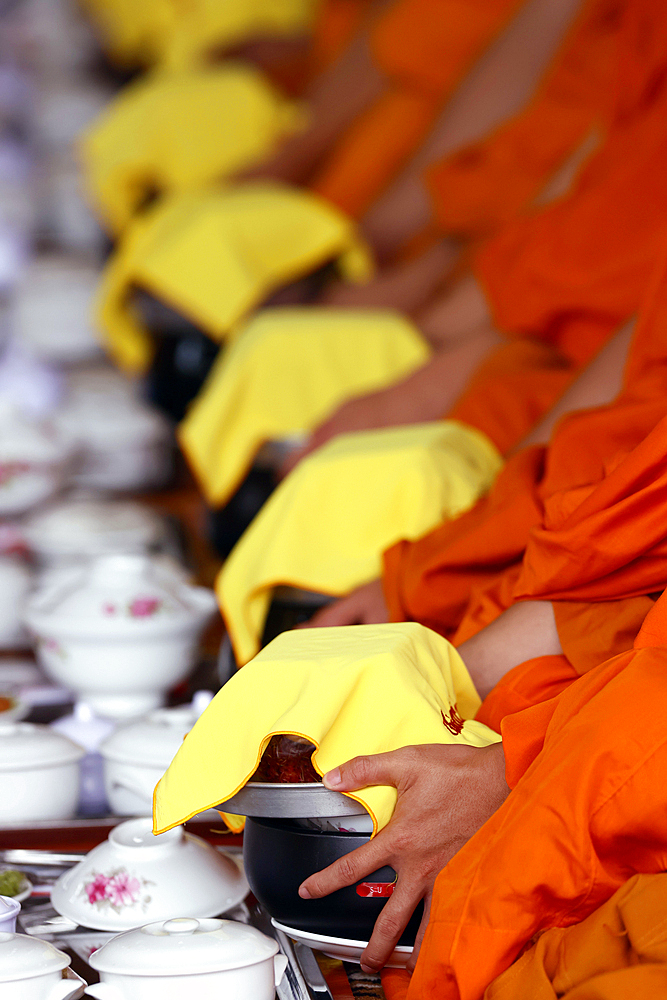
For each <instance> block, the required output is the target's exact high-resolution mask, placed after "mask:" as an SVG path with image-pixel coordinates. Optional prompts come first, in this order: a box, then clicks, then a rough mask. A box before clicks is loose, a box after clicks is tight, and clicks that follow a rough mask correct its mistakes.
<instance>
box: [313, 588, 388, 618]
mask: <svg viewBox="0 0 667 1000" xmlns="http://www.w3.org/2000/svg"><path fill="white" fill-rule="evenodd" d="M388 621H389V611H388V610H387V604H386V602H385V599H384V593H383V590H382V580H373V581H371V583H365V584H364V585H363V587H357V589H356V590H353V591H352V592H351V593H349V594H348V595H347V597H341V599H340V600H339V601H334V602H333V604H328V605H327V606H326V607H325V608H322V609H321V610H320V611H318V612H317V613H316V614H315V615H313V617H312V618H311V619H309V621H307V622H304V623H303V625H299V628H329V627H331V626H334V625H380V624H384V623H385V622H388Z"/></svg>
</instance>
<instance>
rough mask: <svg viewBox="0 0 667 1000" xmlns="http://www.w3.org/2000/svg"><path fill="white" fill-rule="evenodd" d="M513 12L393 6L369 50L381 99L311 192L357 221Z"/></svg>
mask: <svg viewBox="0 0 667 1000" xmlns="http://www.w3.org/2000/svg"><path fill="white" fill-rule="evenodd" d="M519 7H520V2H518V0H398V2H397V3H395V4H392V5H391V7H390V9H389V11H388V12H387V13H386V14H384V15H383V16H381V17H380V18H379V19H378V22H377V24H376V25H375V26H374V29H373V31H372V36H371V47H372V52H373V56H374V59H375V62H376V64H377V66H378V68H379V69H380V70H381V71H382V73H383V74H384V75H385V76H386V78H387V81H388V90H387V92H386V94H384V95H383V96H382V97H380V98H379V99H378V101H377V102H376V103H375V104H374V105H373V106H372V107H371V108H370V109H369V110H368V111H367V112H366V113H365V114H362V115H361V116H360V117H359V119H358V120H357V121H356V122H355V123H354V125H352V126H351V128H350V129H349V130H348V131H347V132H346V133H345V134H344V135H343V136H342V137H341V138H340V139H339V141H338V143H337V145H336V146H335V148H334V149H333V151H332V152H331V153H330V154H329V157H328V158H327V161H326V163H325V165H324V166H323V168H322V169H321V170H320V172H319V173H318V175H317V176H316V177H315V178H314V179H313V182H312V187H313V189H314V190H315V191H317V193H318V194H321V195H322V196H323V197H325V198H328V199H329V200H330V201H333V202H334V203H335V204H336V205H338V206H339V207H340V208H342V209H344V210H345V211H346V212H348V213H350V214H351V215H353V216H357V217H358V216H360V215H361V214H363V212H364V211H365V210H366V209H367V208H368V207H369V206H370V205H371V203H372V202H373V201H374V200H375V199H376V198H377V197H378V196H379V195H380V193H381V192H382V190H383V189H384V188H385V187H386V186H387V184H389V183H390V181H391V180H392V179H393V178H394V177H395V176H396V174H397V172H398V171H399V170H400V168H401V167H402V166H403V164H404V163H405V162H406V161H407V159H408V158H409V157H410V156H411V155H412V153H413V152H414V151H415V150H416V149H417V148H418V146H419V145H420V143H421V142H422V141H423V139H424V138H425V137H426V135H427V133H428V131H429V129H430V128H431V126H432V125H433V123H434V121H435V118H436V115H437V114H438V112H439V109H440V107H441V106H442V105H443V104H444V102H445V101H446V100H447V98H448V97H449V96H450V95H451V94H452V93H453V91H454V89H455V87H456V86H457V84H458V83H459V80H460V79H461V78H462V76H463V75H464V74H465V73H466V71H467V70H468V69H469V68H470V67H471V66H472V65H473V63H474V61H475V60H476V59H477V58H478V57H479V56H480V55H481V54H482V52H483V51H484V50H485V48H486V47H487V46H488V45H489V44H490V43H491V42H492V41H493V39H494V37H495V36H496V35H497V34H498V33H499V32H500V31H502V29H503V28H504V27H505V25H506V24H507V23H508V22H509V21H510V19H511V18H512V16H513V14H514V13H515V12H516V11H517V10H518V8H519Z"/></svg>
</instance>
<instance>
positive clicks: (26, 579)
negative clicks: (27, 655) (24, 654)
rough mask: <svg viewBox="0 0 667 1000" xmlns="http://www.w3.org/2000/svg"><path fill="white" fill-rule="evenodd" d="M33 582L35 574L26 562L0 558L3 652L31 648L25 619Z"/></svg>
mask: <svg viewBox="0 0 667 1000" xmlns="http://www.w3.org/2000/svg"><path fill="white" fill-rule="evenodd" d="M32 582H33V576H32V573H31V571H30V569H29V567H28V565H27V563H26V562H25V561H24V560H23V559H19V558H18V557H16V556H3V555H0V649H25V648H27V647H28V646H29V645H30V641H29V638H28V633H27V632H26V630H25V627H24V625H23V616H24V614H25V605H26V601H27V599H28V594H29V593H30V589H31V587H32Z"/></svg>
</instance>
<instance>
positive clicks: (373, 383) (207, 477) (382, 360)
mask: <svg viewBox="0 0 667 1000" xmlns="http://www.w3.org/2000/svg"><path fill="white" fill-rule="evenodd" d="M428 355H429V348H428V346H427V344H426V342H425V340H424V339H423V337H422V336H421V334H420V333H419V331H418V329H417V328H416V327H415V326H414V324H413V323H411V322H410V321H409V320H408V319H406V318H405V317H404V316H402V315H400V314H399V313H395V312H392V311H390V310H370V309H327V308H320V307H299V308H277V309H265V310H263V311H262V312H260V313H258V314H257V315H256V316H254V317H253V318H252V319H251V320H250V321H249V322H248V324H247V326H245V327H244V328H243V329H242V330H241V331H240V332H239V335H238V336H236V337H235V339H234V340H233V342H232V343H231V344H230V345H229V347H228V348H227V350H226V351H225V352H224V354H222V355H221V356H220V357H219V358H218V360H217V361H216V363H215V366H214V367H213V369H212V371H211V373H210V375H209V377H208V379H207V382H206V384H205V385H204V387H203V389H202V390H201V392H200V393H199V395H198V397H197V399H196V400H195V402H194V403H193V404H192V406H191V407H190V410H189V412H188V414H187V416H186V417H185V420H184V421H183V422H182V423H181V425H180V427H179V431H178V438H179V444H180V446H181V448H182V450H183V452H184V454H185V456H186V457H187V459H188V462H189V464H190V467H191V468H192V470H193V472H194V474H195V476H196V477H197V480H198V482H199V485H200V487H201V489H202V491H203V493H204V495H205V497H206V499H207V500H208V502H209V503H210V504H211V505H212V506H214V507H219V506H222V505H223V504H224V503H225V502H226V501H227V500H228V499H229V497H230V496H231V495H232V494H233V493H234V491H235V489H236V488H237V486H238V485H239V483H240V481H241V480H242V479H243V477H244V476H245V474H246V472H247V471H248V468H249V466H250V464H251V463H252V460H253V458H254V456H255V454H256V452H257V450H258V449H259V448H260V447H261V445H262V444H264V442H265V441H275V440H282V439H285V438H289V437H293V436H295V435H299V434H303V433H304V432H305V431H309V430H311V429H312V428H313V427H315V426H316V425H317V424H318V423H319V422H320V421H321V420H323V419H324V418H325V417H327V416H328V415H329V414H330V413H331V411H332V410H333V409H334V408H335V407H336V406H337V405H339V404H340V403H342V402H343V401H344V400H346V399H349V398H350V397H351V396H355V395H360V394H363V393H365V392H371V391H373V390H374V389H380V388H382V387H383V386H385V385H388V384H389V383H392V382H394V381H396V380H397V379H399V378H401V377H403V376H406V375H408V374H409V373H410V372H411V371H414V370H415V369H416V368H419V367H420V366H421V365H423V364H424V362H425V361H426V360H427V358H428Z"/></svg>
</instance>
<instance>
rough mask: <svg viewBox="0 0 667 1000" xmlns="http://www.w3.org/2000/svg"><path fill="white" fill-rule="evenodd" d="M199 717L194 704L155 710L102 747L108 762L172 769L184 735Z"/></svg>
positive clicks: (125, 727)
mask: <svg viewBox="0 0 667 1000" xmlns="http://www.w3.org/2000/svg"><path fill="white" fill-rule="evenodd" d="M198 717H199V713H198V712H196V711H195V710H194V709H193V708H192V706H191V705H183V706H182V707H179V708H156V709H155V711H154V712H151V713H150V714H149V715H147V716H145V718H143V719H137V720H136V721H135V722H130V723H128V725H126V726H121V727H120V728H119V729H117V730H116V731H115V732H114V733H112V735H111V736H110V737H109V738H108V739H107V740H105V741H104V743H103V744H102V745H101V746H100V753H101V754H102V756H103V757H106V758H107V759H108V760H117V761H119V762H120V763H123V764H139V765H141V764H144V765H146V766H149V767H150V766H153V767H162V768H164V769H165V770H166V768H168V767H169V765H170V763H171V761H172V760H173V758H174V755H175V754H176V752H177V751H178V749H179V748H180V745H181V743H182V742H183V739H184V738H185V736H186V735H187V734H188V733H189V732H190V730H191V729H192V727H193V726H194V724H195V722H196V721H197V719H198Z"/></svg>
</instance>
